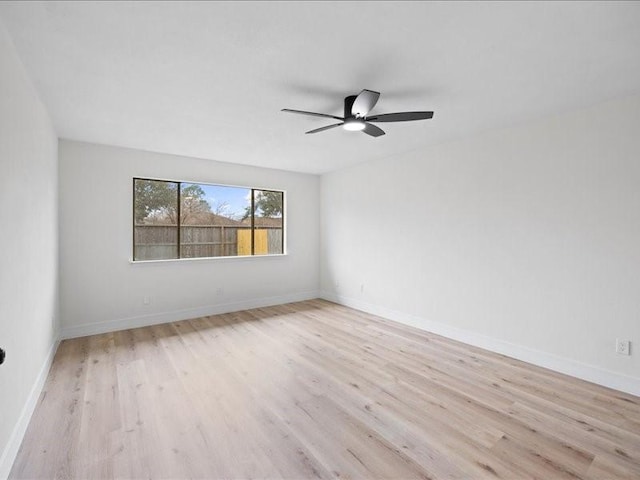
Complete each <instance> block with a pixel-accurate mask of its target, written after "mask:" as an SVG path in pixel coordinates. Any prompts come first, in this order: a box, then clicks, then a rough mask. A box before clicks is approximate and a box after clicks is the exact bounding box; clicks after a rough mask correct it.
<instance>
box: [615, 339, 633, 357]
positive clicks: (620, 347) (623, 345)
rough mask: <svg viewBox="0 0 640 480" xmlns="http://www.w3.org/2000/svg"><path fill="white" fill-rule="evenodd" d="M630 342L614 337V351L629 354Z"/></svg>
mask: <svg viewBox="0 0 640 480" xmlns="http://www.w3.org/2000/svg"><path fill="white" fill-rule="evenodd" d="M630 347H631V342H630V341H629V340H620V339H619V338H617V339H616V353H617V354H618V355H631V350H630Z"/></svg>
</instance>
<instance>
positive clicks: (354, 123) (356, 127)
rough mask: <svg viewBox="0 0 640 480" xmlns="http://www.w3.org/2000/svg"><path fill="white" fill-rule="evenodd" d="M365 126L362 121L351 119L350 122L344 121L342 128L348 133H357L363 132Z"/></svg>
mask: <svg viewBox="0 0 640 480" xmlns="http://www.w3.org/2000/svg"><path fill="white" fill-rule="evenodd" d="M364 127H365V124H364V121H363V120H360V119H357V118H353V119H351V120H345V122H344V125H343V128H344V129H345V130H349V131H350V132H359V131H361V130H364Z"/></svg>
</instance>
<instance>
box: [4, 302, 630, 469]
mask: <svg viewBox="0 0 640 480" xmlns="http://www.w3.org/2000/svg"><path fill="white" fill-rule="evenodd" d="M54 477H55V478H87V479H98V478H291V479H305V478H368V479H369V478H370V479H373V478H394V479H401V478H402V479H405V478H406V479H409V478H431V479H483V478H490V479H493V478H504V479H509V478H510V479H525V478H539V479H543V480H552V479H565V478H566V479H596V478H598V479H614V478H615V479H617V478H629V479H631V478H633V479H639V478H640V398H638V397H634V396H632V395H627V394H624V393H620V392H617V391H614V390H609V389H606V388H603V387H599V386H596V385H593V384H589V383H586V382H583V381H580V380H577V379H574V378H571V377H567V376H563V375H560V374H557V373H554V372H551V371H548V370H544V369H541V368H537V367H534V366H531V365H528V364H525V363H523V362H519V361H516V360H513V359H510V358H507V357H503V356H500V355H496V354H493V353H489V352H487V351H484V350H481V349H478V348H473V347H469V346H467V345H464V344H461V343H457V342H454V341H451V340H447V339H444V338H442V337H438V336H436V335H433V334H429V333H425V332H422V331H419V330H416V329H413V328H410V327H405V326H402V325H399V324H396V323H393V322H390V321H387V320H383V319H380V318H378V317H374V316H371V315H367V314H365V313H362V312H358V311H355V310H352V309H349V308H346V307H342V306H338V305H335V304H332V303H329V302H326V301H322V300H314V301H308V302H301V303H295V304H288V305H282V306H277V307H269V308H259V309H254V310H249V311H245V312H239V313H231V314H226V315H216V316H211V317H204V318H198V319H194V320H189V321H181V322H175V323H172V324H166V325H158V326H153V327H146V328H139V329H134V330H127V331H121V332H116V333H110V334H104V335H96V336H92V337H85V338H78V339H74V340H67V341H64V342H62V344H61V345H60V347H59V349H58V352H57V355H56V358H55V361H54V364H53V367H52V370H51V372H50V374H49V377H48V380H47V383H46V386H45V389H44V391H43V393H42V395H41V398H40V401H39V404H38V407H37V409H36V411H35V413H34V415H33V418H32V420H31V423H30V425H29V429H28V432H27V434H26V437H25V439H24V442H23V444H22V447H21V449H20V452H19V454H18V457H17V460H16V462H15V464H14V467H13V470H12V472H11V477H10V478H54Z"/></svg>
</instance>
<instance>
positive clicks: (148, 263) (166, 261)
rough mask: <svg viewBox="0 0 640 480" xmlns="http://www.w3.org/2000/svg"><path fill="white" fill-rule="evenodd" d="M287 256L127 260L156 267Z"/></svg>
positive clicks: (283, 254)
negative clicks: (167, 264)
mask: <svg viewBox="0 0 640 480" xmlns="http://www.w3.org/2000/svg"><path fill="white" fill-rule="evenodd" d="M286 256H288V254H287V253H275V254H271V255H240V256H235V257H231V256H229V257H196V258H167V259H163V260H133V259H131V258H129V263H130V264H131V265H156V264H162V263H176V262H178V263H182V262H220V261H232V262H238V261H242V260H244V261H247V260H255V259H257V258H280V257H286Z"/></svg>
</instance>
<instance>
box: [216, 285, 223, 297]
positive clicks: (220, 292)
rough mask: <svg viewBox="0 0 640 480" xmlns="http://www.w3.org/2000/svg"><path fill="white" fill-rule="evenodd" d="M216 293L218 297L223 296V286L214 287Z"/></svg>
mask: <svg viewBox="0 0 640 480" xmlns="http://www.w3.org/2000/svg"><path fill="white" fill-rule="evenodd" d="M216 295H217V296H218V297H221V296H223V295H224V288H222V287H218V288H216Z"/></svg>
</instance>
